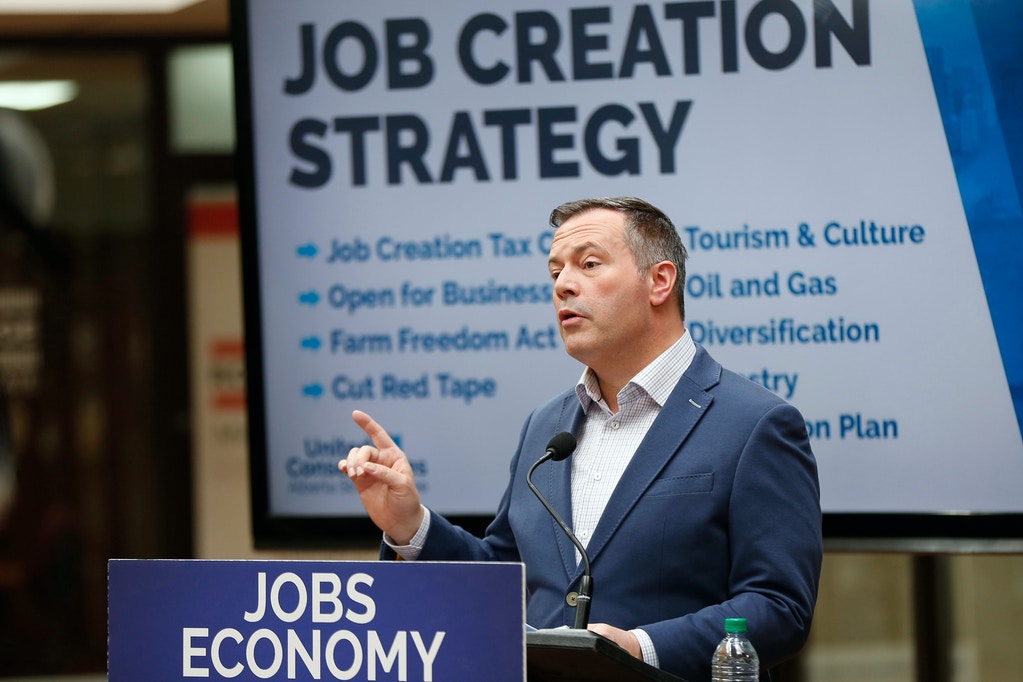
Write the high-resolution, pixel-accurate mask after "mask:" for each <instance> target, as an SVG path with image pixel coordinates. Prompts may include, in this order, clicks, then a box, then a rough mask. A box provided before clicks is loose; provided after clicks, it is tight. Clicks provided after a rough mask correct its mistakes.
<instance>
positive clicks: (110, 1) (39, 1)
mask: <svg viewBox="0 0 1023 682" xmlns="http://www.w3.org/2000/svg"><path fill="white" fill-rule="evenodd" d="M197 2H199V0H0V14H153V13H162V12H163V13H169V12H177V11H178V10H179V9H182V8H184V7H187V6H188V5H194V4H196V3H197Z"/></svg>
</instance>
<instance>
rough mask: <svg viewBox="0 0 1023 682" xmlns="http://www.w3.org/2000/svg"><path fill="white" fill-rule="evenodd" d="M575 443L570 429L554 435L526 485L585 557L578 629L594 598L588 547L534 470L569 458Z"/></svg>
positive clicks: (582, 626) (584, 623)
mask: <svg viewBox="0 0 1023 682" xmlns="http://www.w3.org/2000/svg"><path fill="white" fill-rule="evenodd" d="M575 445H576V443H575V436H573V435H572V434H571V433H569V432H568V431H562V432H561V433H559V434H557V435H556V436H554V438H551V440H550V442H549V443H547V451H546V452H544V454H543V457H541V458H540V459H538V460H536V464H534V465H533V466H531V467H530V468H529V472H528V473H527V474H526V485H528V486H529V489H530V490H532V491H533V494H534V495H536V499H538V500H540V504H542V505H543V506H544V509H546V510H547V513H548V514H550V515H551V517H552V518H553V519H554V520H555V521H556V522H557V524H558V525H559V526H561V530H563V531H565V535H567V536H568V539H569V540H571V541H572V544H573V545H575V548H576V549H578V550H579V555H580V556H581V557H582V559H583V575H582V578H580V579H579V598H578V600H577V601H576V604H575V624H574V625H573V626H572V627H573V628H574V629H576V630H585V629H586V626H587V625H589V621H590V602H591V601H592V599H593V577H592V576H591V575H590V557H589V555H587V554H586V548H585V547H583V543H581V542H579V538H577V537H576V536H575V533H573V532H572V529H571V528H569V527H568V524H567V523H565V522H564V520H562V518H561V515H560V514H558V512H557V511H555V509H554V507H552V506H551V503H550V502H548V501H547V498H545V497H544V496H543V495H542V494H541V493H540V491H539V490H537V488H536V486H535V485H533V472H534V471H536V468H537V467H538V466H540V465H541V464H543V463H544V462H546V461H547V460H554V461H555V462H560V461H562V460H564V459H568V457H569V456H570V455H571V454H572V453H573V452H575Z"/></svg>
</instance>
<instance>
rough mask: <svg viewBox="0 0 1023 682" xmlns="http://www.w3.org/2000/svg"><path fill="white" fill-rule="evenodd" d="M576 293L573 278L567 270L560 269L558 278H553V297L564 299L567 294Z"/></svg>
mask: <svg viewBox="0 0 1023 682" xmlns="http://www.w3.org/2000/svg"><path fill="white" fill-rule="evenodd" d="M576 293H577V291H576V285H575V279H574V278H573V277H572V276H571V274H570V273H568V271H567V270H562V271H561V272H559V273H558V278H557V279H555V280H554V296H555V298H559V299H564V298H566V297H568V296H573V295H575V294H576Z"/></svg>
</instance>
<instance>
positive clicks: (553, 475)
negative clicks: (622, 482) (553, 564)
mask: <svg viewBox="0 0 1023 682" xmlns="http://www.w3.org/2000/svg"><path fill="white" fill-rule="evenodd" d="M582 420H583V408H582V406H581V405H580V404H579V400H578V398H576V396H575V394H574V393H573V394H571V395H569V396H568V397H567V398H566V399H565V401H564V403H563V404H562V409H561V415H560V416H559V417H558V420H557V423H556V425H555V428H554V433H560V432H561V431H568V432H570V433H572V434H573V435H578V433H579V430H580V426H581V425H582ZM540 472H543V474H542V475H541V473H540ZM536 478H538V479H539V480H537V481H534V484H535V485H536V487H537V489H538V490H539V491H540V492H542V493H543V494H544V497H546V498H547V501H548V502H550V503H551V506H552V507H554V510H555V511H556V512H558V514H559V515H560V516H561V519H562V520H563V521H564V522H565V523H566V524H568V527H569V528H571V527H572V459H571V458H569V459H566V460H564V461H561V462H545V463H544V464H541V465H540V468H539V469H538V471H537V475H536ZM551 530H552V532H553V533H554V538H555V542H556V543H557V545H558V552H559V554H561V561H562V563H563V564H564V567H565V574H566V575H572V574H573V573H575V569H576V560H575V545H573V544H572V541H571V540H569V539H568V538H567V537H566V536H565V531H563V530H562V529H561V527H560V526H558V524H557V522H555V521H554V519H551Z"/></svg>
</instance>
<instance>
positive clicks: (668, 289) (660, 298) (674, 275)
mask: <svg viewBox="0 0 1023 682" xmlns="http://www.w3.org/2000/svg"><path fill="white" fill-rule="evenodd" d="M647 278H648V281H649V283H650V304H651V305H654V306H659V305H663V304H665V303H667V302H668V301H669V300H671V296H672V294H674V293H675V282H676V280H677V279H678V270H676V269H675V264H674V263H672V262H671V261H666V260H663V261H661V262H660V263H658V264H657V265H655V266H653V267H652V268H650V271H649V273H648V274H647Z"/></svg>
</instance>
